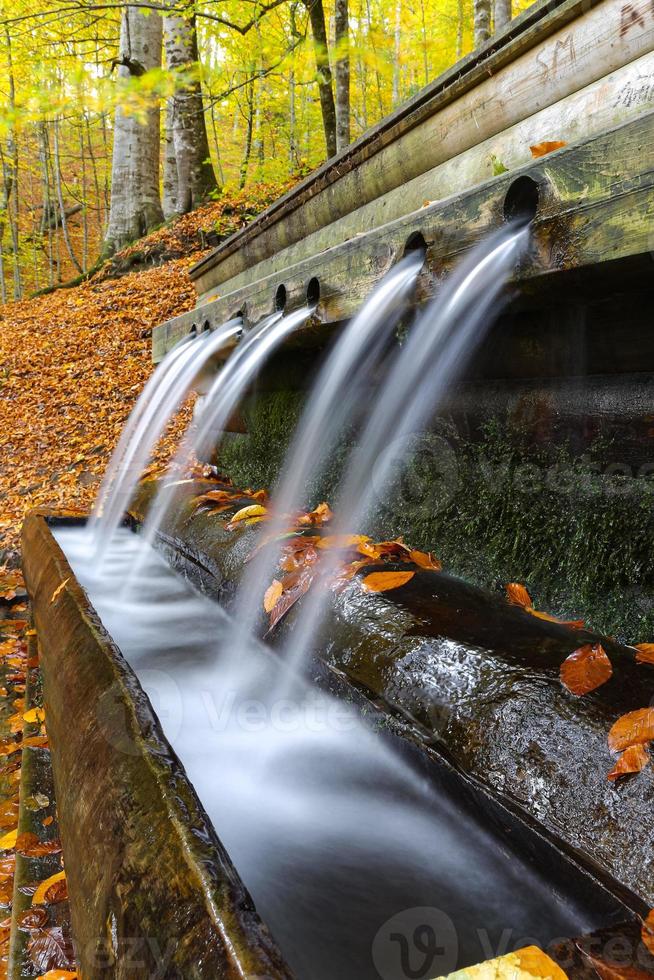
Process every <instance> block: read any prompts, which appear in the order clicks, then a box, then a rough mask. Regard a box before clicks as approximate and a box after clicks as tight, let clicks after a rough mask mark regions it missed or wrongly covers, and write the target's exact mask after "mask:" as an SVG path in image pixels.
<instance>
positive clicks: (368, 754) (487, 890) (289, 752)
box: [57, 230, 600, 980]
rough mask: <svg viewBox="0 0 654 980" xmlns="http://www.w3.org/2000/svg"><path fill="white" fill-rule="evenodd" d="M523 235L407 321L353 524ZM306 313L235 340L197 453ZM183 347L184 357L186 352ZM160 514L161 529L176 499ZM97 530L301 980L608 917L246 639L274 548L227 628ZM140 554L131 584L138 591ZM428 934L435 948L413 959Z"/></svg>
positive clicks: (193, 443)
mask: <svg viewBox="0 0 654 980" xmlns="http://www.w3.org/2000/svg"><path fill="white" fill-rule="evenodd" d="M521 235H522V237H521ZM524 241H525V234H524V233H521V232H516V231H515V230H514V231H505V232H504V233H502V235H500V236H497V237H496V238H494V239H492V240H491V241H489V242H487V243H485V244H484V245H482V246H480V247H479V248H478V249H477V250H475V252H474V253H473V254H471V255H470V256H469V257H468V258H467V260H465V261H464V263H463V264H462V266H461V267H460V269H459V270H458V271H457V272H456V273H455V274H454V275H453V276H452V277H451V279H450V280H449V282H448V283H447V284H446V285H445V286H444V287H443V288H442V290H441V293H440V295H439V298H438V299H437V300H436V301H435V302H434V303H433V304H432V306H430V307H429V309H428V310H426V311H425V312H424V313H423V314H422V315H421V317H420V318H419V319H418V321H417V322H416V323H415V324H414V325H413V327H412V329H411V331H410V334H409V339H408V341H407V343H406V344H405V345H404V347H403V348H402V349H401V350H400V352H399V354H396V355H395V356H394V359H393V360H392V362H391V365H390V367H389V368H388V371H387V375H386V382H385V399H378V400H377V402H376V403H375V404H374V405H373V406H372V407H371V408H370V411H369V413H368V416H367V420H366V421H365V424H364V428H363V433H364V435H363V439H362V441H361V442H360V443H359V444H358V448H357V449H356V450H355V451H353V454H352V456H351V458H350V461H349V464H348V470H347V472H346V475H345V480H344V484H343V489H342V491H341V494H340V498H339V510H338V512H337V522H338V526H339V527H342V528H344V529H348V530H349V529H350V528H351V527H354V526H355V525H356V524H357V522H358V521H359V520H360V519H361V518H363V517H364V516H365V514H366V513H367V510H368V508H369V505H370V496H369V492H368V487H367V485H366V474H367V473H369V470H370V466H371V465H372V464H373V463H375V462H376V463H377V464H379V461H380V459H381V464H379V465H381V467H382V471H383V475H382V481H383V482H385V481H386V470H385V467H386V462H385V461H384V456H383V450H384V448H385V447H386V446H387V445H388V441H389V440H393V439H395V438H396V437H397V435H398V433H399V434H406V433H407V432H410V431H413V428H414V427H415V426H416V425H418V426H419V425H421V424H424V423H425V422H426V421H427V419H428V417H429V415H430V414H431V413H432V412H433V410H434V408H435V407H436V405H437V403H438V400H439V398H440V396H441V394H442V391H443V387H444V385H445V384H447V383H449V382H450V381H451V379H452V377H453V376H454V373H455V369H456V367H457V365H460V364H461V362H462V361H463V360H464V359H465V356H466V354H467V352H468V351H469V350H470V349H471V347H472V345H473V344H474V342H475V338H476V337H477V336H479V335H480V334H481V333H482V331H483V329H484V328H485V326H486V325H487V324H488V321H489V320H490V317H491V315H492V313H493V311H494V310H495V309H496V306H497V302H498V299H499V295H500V291H501V289H502V286H503V283H504V282H505V280H506V277H507V275H508V274H509V272H510V270H511V268H512V266H513V264H514V262H515V260H516V258H517V257H518V255H519V253H520V250H521V248H522V247H523V245H524ZM420 264H421V262H420V260H419V259H417V258H416V257H415V256H414V257H410V258H408V259H407V260H406V261H405V262H404V263H403V264H402V265H401V266H399V267H398V268H396V269H395V270H393V271H392V272H391V274H390V276H389V277H388V278H387V279H386V280H385V282H384V283H382V285H381V286H380V287H379V288H378V289H377V290H376V291H375V293H374V294H373V296H372V297H371V298H370V300H369V301H368V302H367V303H366V304H365V305H364V307H363V308H362V311H361V313H360V314H359V315H358V317H356V318H355V320H354V321H353V322H352V323H351V324H350V326H349V327H348V328H347V329H346V331H345V333H344V335H343V337H342V338H341V339H340V340H339V342H338V343H337V345H336V346H335V348H334V350H333V352H332V353H331V355H330V357H329V359H328V361H327V363H326V365H325V367H324V368H323V371H322V372H321V374H320V376H319V380H318V382H317V384H316V387H315V389H314V392H313V394H312V396H311V398H310V400H309V407H308V409H307V412H306V414H305V416H304V418H303V420H302V422H301V425H300V428H299V430H298V434H297V436H296V438H295V440H294V444H293V448H292V450H291V452H290V454H289V458H288V461H287V465H286V467H285V471H284V476H283V478H282V482H281V485H280V487H279V488H278V490H277V492H276V494H275V498H274V499H275V501H276V503H275V504H274V507H275V508H276V511H275V512H276V513H277V514H278V515H281V514H288V513H289V512H292V511H293V510H295V509H297V507H298V506H299V505H300V504H301V503H302V502H303V494H304V492H305V488H306V484H307V482H308V481H310V479H311V478H312V477H313V475H314V474H315V467H324V465H325V464H326V461H327V459H328V454H329V451H330V449H331V448H333V445H334V444H335V442H336V440H337V439H338V438H339V435H340V433H341V432H342V431H343V429H344V427H345V426H346V425H347V424H348V421H349V420H350V418H351V415H352V413H353V412H354V411H358V410H359V406H358V405H357V404H356V396H357V391H358V385H359V384H360V383H362V382H363V381H364V380H365V378H366V377H368V376H369V374H370V372H371V371H374V370H376V369H377V368H378V367H379V365H380V362H381V358H382V355H383V353H384V350H385V348H386V346H387V342H388V339H389V337H390V335H391V334H392V331H393V330H394V329H395V327H396V326H397V324H398V322H399V319H400V317H401V316H402V313H403V312H404V311H405V309H406V304H407V300H408V299H409V298H410V295H411V291H412V288H413V285H414V283H415V280H416V276H417V274H418V271H419V268H420ZM309 312H310V311H308V310H304V311H301V315H300V314H298V315H297V320H293V321H292V323H291V320H292V316H293V315H291V317H284V318H282V319H279V318H278V319H276V320H271V321H270V322H269V323H268V324H267V325H265V328H264V329H260V330H259V331H258V332H257V334H256V336H253V337H252V338H251V339H249V340H248V342H247V345H245V344H244V345H243V346H242V349H241V351H240V354H239V349H238V348H237V351H236V352H235V353H234V354H232V355H231V357H230V359H229V360H228V361H227V364H226V365H225V367H224V368H223V369H222V371H221V372H220V373H219V375H218V376H217V378H216V381H215V383H214V385H213V388H212V392H211V395H210V397H209V398H208V399H207V404H206V407H205V409H204V410H203V412H202V415H201V417H200V419H199V420H198V422H197V423H196V427H195V429H194V430H193V432H192V433H189V436H188V439H187V440H186V441H185V446H186V447H187V448H188V447H191V448H193V449H196V448H198V447H199V446H200V447H201V446H204V445H205V444H206V440H207V439H208V437H209V436H210V435H211V434H212V433H214V434H215V432H216V430H217V429H220V428H221V426H222V425H224V422H225V421H226V419H227V418H228V417H229V415H230V414H231V412H232V410H233V407H234V406H235V403H236V402H237V401H238V398H239V397H240V395H241V393H242V392H243V390H244V389H245V387H246V386H247V385H248V384H249V383H250V382H251V380H252V377H253V374H254V371H255V370H256V366H257V364H260V363H261V359H262V358H264V357H265V356H267V354H268V353H269V352H270V351H271V350H272V349H275V348H276V347H277V346H278V343H280V342H281V340H282V339H283V337H284V336H286V335H287V334H288V332H289V331H290V330H291V329H292V328H293V326H297V325H298V324H299V323H300V322H301V321H302V319H303V318H306V316H307V315H308V313H309ZM193 343H195V342H193ZM189 346H190V345H189ZM257 351H259V354H257ZM185 352H186V348H184V350H183V353H176V359H175V361H174V365H176V364H177V363H178V361H179V360H180V359H181V358H183V357H184V355H185ZM230 365H231V366H230ZM173 369H174V368H170V369H169V370H171V371H172V370H173ZM348 381H349V382H350V387H348ZM319 445H320V446H321V449H320V450H318V448H317V447H318V446H319ZM121 451H122V452H123V454H124V460H125V459H127V458H129V459H132V460H133V459H136V458H137V457H136V450H134V451H131V450H127V449H125V448H124V447H123V449H122V450H121ZM138 458H139V459H140V457H138ZM124 460H123V462H121V463H120V464H119V466H118V469H120V467H121V466H124V465H126V464H125V462H124ZM130 465H131V464H130ZM378 487H379V483H377V489H378ZM121 493H123V494H124V493H125V491H124V490H122V491H121ZM122 499H123V500H124V497H123V498H122ZM157 506H159V508H160V512H159V513H158V514H157V515H156V518H155V520H154V521H153V523H152V524H151V531H150V536H151V537H152V540H154V537H153V533H152V528H155V527H156V523H157V522H158V521H159V520H160V519H161V510H162V509H163V510H165V508H166V507H168V506H169V504H168V502H167V499H166V498H165V497H164V498H162V499H161V500H160V501H159V502H158V505H157ZM104 513H107V509H106V504H105V511H104ZM111 513H112V514H113V510H112V511H111ZM103 519H104V518H103ZM112 520H113V517H112ZM274 520H275V518H273V521H274ZM279 520H280V521H281V520H282V518H281V517H279ZM94 533H95V530H94ZM94 533H93V534H91V533H89V532H88V531H85V530H80V529H77V530H75V529H60V530H58V531H57V538H58V540H59V542H60V544H61V545H62V547H63V548H64V550H65V552H66V554H67V556H68V558H69V560H70V562H71V564H72V567H73V569H74V571H75V573H76V575H77V577H78V578H79V580H80V582H81V583H82V585H83V586H84V587H85V588H86V589H87V591H88V593H89V595H90V598H91V601H92V602H93V604H94V606H95V608H96V609H97V611H98V613H99V615H100V617H101V619H102V621H103V622H104V624H105V626H106V628H107V629H108V630H109V632H110V633H111V634H112V636H113V637H114V639H115V640H116V642H117V644H118V646H119V647H120V649H121V650H122V652H123V654H124V656H125V658H126V659H127V661H128V662H129V664H130V665H131V667H132V668H133V670H134V671H135V673H136V674H137V676H138V678H139V680H140V682H141V684H142V686H143V688H144V689H145V691H146V692H147V694H148V695H149V697H150V699H151V701H152V703H153V706H154V708H155V711H156V712H157V714H158V716H159V718H160V720H161V723H162V726H163V729H164V731H165V733H166V735H167V737H168V739H169V741H170V743H171V745H172V746H173V748H174V750H175V752H176V753H177V755H178V757H179V758H180V760H181V761H182V763H183V765H184V767H185V769H186V771H187V773H188V776H189V779H190V781H191V782H192V783H193V785H194V787H195V789H196V791H197V793H198V795H199V797H200V800H201V801H202V803H203V805H204V807H205V809H206V811H207V813H208V815H209V817H210V819H211V821H212V823H213V825H214V827H215V828H216V831H217V833H218V835H219V836H220V838H221V840H222V841H223V843H224V844H225V846H226V848H227V850H228V851H229V853H230V856H231V858H232V860H233V862H234V864H235V866H236V868H237V870H238V871H239V873H240V875H241V877H242V878H243V880H244V882H245V884H246V886H247V888H248V889H249V891H250V892H251V894H252V896H253V898H254V901H255V904H256V906H257V909H258V911H259V913H260V915H261V917H262V918H263V920H264V921H265V922H266V923H267V924H268V925H269V927H270V928H271V930H272V932H273V935H274V937H275V938H276V940H277V942H278V943H279V945H280V948H281V950H282V953H283V954H284V956H285V958H286V959H287V961H288V963H289V965H290V966H291V968H292V969H293V970H294V971H295V973H296V975H297V977H298V980H379V978H381V980H406V978H407V977H408V976H411V977H414V978H416V980H428V978H431V977H436V976H439V975H442V974H444V973H447V972H449V971H451V970H453V969H455V968H457V967H461V966H463V965H466V964H470V963H473V962H478V961H480V960H483V959H487V958H488V957H489V956H491V955H493V954H495V953H497V952H504V951H506V950H507V949H511V948H517V947H518V946H521V945H525V944H527V943H529V942H537V943H539V944H540V945H543V946H545V945H547V944H548V942H549V941H550V940H552V939H553V938H554V937H562V936H570V935H578V934H580V933H582V932H584V931H587V930H588V929H590V928H592V927H595V926H597V925H598V924H600V923H598V922H597V921H591V920H590V919H589V917H588V916H587V915H586V913H585V911H584V910H582V909H581V908H579V907H578V906H577V905H576V904H575V902H574V901H573V900H572V899H571V898H570V897H567V896H566V895H565V894H563V893H561V892H558V891H557V890H556V889H555V888H554V887H552V886H551V885H550V884H549V883H548V882H547V880H546V879H545V878H544V877H542V876H541V875H540V874H539V873H538V871H537V870H535V869H534V867H533V866H532V865H530V864H529V863H528V862H527V861H526V860H525V859H524V858H522V857H521V856H520V854H519V853H518V852H517V851H515V850H513V849H512V845H511V844H510V843H508V842H507V840H506V839H505V838H502V837H501V836H498V835H497V834H496V833H495V832H493V831H491V830H490V829H487V828H485V827H483V826H481V825H480V823H479V822H478V821H477V820H475V819H473V817H472V816H471V814H470V812H469V809H467V807H465V806H463V805H462V804H461V803H460V802H458V801H457V800H455V799H454V798H452V797H451V796H449V795H447V794H445V793H436V792H434V789H433V786H432V784H431V782H430V781H429V780H428V779H427V777H426V776H425V775H424V774H423V773H420V772H418V771H417V770H415V769H414V768H413V767H412V766H411V765H409V764H407V761H406V759H404V758H403V757H402V756H401V754H400V753H399V752H398V750H397V748H396V746H395V745H394V744H390V742H389V737H388V736H386V735H383V734H381V733H380V732H379V731H376V730H375V731H373V730H372V729H371V728H370V727H369V726H368V724H367V723H364V721H363V720H362V719H361V717H360V716H359V714H358V713H357V711H356V710H355V709H354V708H353V707H352V706H350V705H348V704H345V703H343V702H341V701H338V700H336V699H333V698H331V697H329V696H327V695H326V694H324V693H322V692H320V691H319V690H317V689H316V688H314V687H312V686H310V685H308V684H307V683H304V682H299V683H298V684H297V685H295V686H294V688H293V689H291V688H289V687H288V685H287V684H285V683H282V680H281V679H282V678H283V677H284V672H283V671H282V670H281V666H280V659H279V658H278V656H277V655H276V654H273V653H272V652H270V651H269V650H268V649H267V648H266V647H264V645H263V644H261V643H259V642H258V641H256V640H254V639H253V637H252V636H251V635H250V632H251V630H252V627H253V624H254V622H255V620H256V616H257V615H258V610H259V602H260V598H259V597H260V594H261V588H262V585H263V583H264V582H265V581H266V576H267V575H268V574H269V572H270V570H271V566H270V561H271V559H270V556H268V557H266V558H261V559H260V560H259V561H255V562H253V563H252V569H251V570H250V571H249V572H248V573H247V575H246V577H245V583H246V585H245V588H244V589H243V590H242V591H241V594H240V598H239V602H238V604H237V617H236V620H232V619H231V618H230V616H228V614H227V613H226V612H225V611H224V610H223V609H222V608H221V607H220V606H219V605H217V604H216V603H215V602H213V601H212V600H210V599H209V598H208V597H206V596H203V595H200V594H199V593H196V592H195V591H193V590H192V589H191V587H190V586H189V585H188V584H187V583H186V582H185V581H183V580H182V579H181V578H179V577H178V576H177V575H176V574H175V573H174V572H173V571H172V570H171V568H170V567H169V566H168V565H167V564H166V563H165V561H164V560H163V558H162V557H161V556H160V555H159V554H158V553H157V552H156V551H155V550H154V549H153V548H152V547H151V543H150V540H149V539H148V538H147V537H144V536H143V535H140V536H139V535H134V534H132V533H131V532H129V531H128V530H126V529H120V530H118V531H114V532H113V533H112V535H111V537H110V539H109V541H108V543H107V545H106V551H105V555H104V561H103V564H102V567H101V568H98V565H97V562H96V561H95V555H96V549H97V539H96V538H95V537H94ZM267 533H270V525H268V526H267ZM262 554H263V552H262ZM135 566H138V568H139V575H138V579H137V580H134V578H132V582H133V587H132V588H131V589H129V590H128V591H125V590H124V588H123V585H124V582H125V580H126V578H128V577H129V574H130V571H131V570H132V569H134V567H135ZM273 567H274V566H273ZM248 588H250V589H252V590H253V591H252V592H250V594H249V596H248V592H247V589H248ZM317 591H318V590H316V592H317ZM253 595H254V596H255V597H256V598H255V600H254V602H253V600H252V596H253ZM307 598H308V599H309V600H311V593H309V596H308V597H307ZM305 601H306V600H305ZM248 603H250V604H254V605H255V606H256V609H254V610H251V609H250V608H249V605H248ZM321 615H322V612H321V605H320V603H319V602H317V601H316V600H312V602H311V603H308V604H307V612H306V613H305V614H304V615H303V616H302V617H301V619H300V622H299V624H298V629H297V635H296V636H295V638H294V639H293V641H292V642H293V647H292V649H290V650H287V651H282V652H281V655H282V656H283V657H284V656H285V657H286V659H287V660H288V657H289V656H290V657H291V658H295V659H296V660H298V659H299V657H300V656H304V655H305V654H306V653H307V651H309V650H311V648H312V645H313V636H314V635H315V631H316V629H318V628H319V625H320V620H321ZM264 748H265V752H264V751H263V749H264ZM420 929H422V930H423V931H422V932H420ZM416 930H418V933H416ZM425 930H426V931H425ZM416 934H418V937H419V939H420V942H418V941H416V942H415V948H414V947H411V950H410V953H411V955H410V957H409V960H407V955H409V954H408V953H407V943H410V941H411V939H412V938H413V939H414V940H415V937H416ZM402 937H404V939H402ZM430 937H431V938H430ZM420 943H422V947H421V945H420ZM421 949H422V950H423V951H422V953H421ZM407 964H408V967H407ZM407 970H408V972H407Z"/></svg>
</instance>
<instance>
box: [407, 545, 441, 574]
mask: <svg viewBox="0 0 654 980" xmlns="http://www.w3.org/2000/svg"><path fill="white" fill-rule="evenodd" d="M409 558H410V559H411V561H412V562H413V563H414V565H417V566H418V568H427V569H431V570H432V571H434V572H440V571H441V570H442V568H443V563H442V562H440V561H439V560H438V558H434V556H433V555H432V553H431V551H429V552H424V551H415V550H414V551H410V552H409Z"/></svg>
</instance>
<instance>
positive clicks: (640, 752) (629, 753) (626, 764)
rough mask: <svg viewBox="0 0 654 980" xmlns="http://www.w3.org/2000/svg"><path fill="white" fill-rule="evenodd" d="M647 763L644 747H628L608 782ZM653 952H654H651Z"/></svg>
mask: <svg viewBox="0 0 654 980" xmlns="http://www.w3.org/2000/svg"><path fill="white" fill-rule="evenodd" d="M648 762H649V753H648V752H647V749H646V748H645V746H644V745H640V744H639V745H630V746H629V748H628V749H625V750H624V752H623V753H622V754H621V755H620V756H619V758H618V760H617V762H616V763H615V765H614V766H613V769H611V771H610V772H609V773H608V774H607V777H606V778H607V779H608V780H609V782H611V783H614V782H615V781H616V779H619V778H620V776H629V775H631V774H632V773H636V772H640V771H641V769H644V768H645V766H646V765H647V763H648ZM653 952H654V951H653Z"/></svg>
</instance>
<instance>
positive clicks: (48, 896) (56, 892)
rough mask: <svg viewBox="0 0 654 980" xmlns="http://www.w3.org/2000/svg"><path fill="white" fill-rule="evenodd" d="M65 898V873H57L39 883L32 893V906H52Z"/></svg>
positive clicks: (66, 894) (66, 893)
mask: <svg viewBox="0 0 654 980" xmlns="http://www.w3.org/2000/svg"><path fill="white" fill-rule="evenodd" d="M57 886H58V887H57ZM67 896H68V889H67V887H66V872H65V871H58V872H57V873H56V874H54V875H50V877H49V878H46V879H45V881H42V882H41V884H40V885H39V887H38V888H37V889H36V891H35V892H34V896H33V898H32V905H43V903H44V902H48V903H51V904H54V903H55V902H61V901H63V899H64V898H66V897H67Z"/></svg>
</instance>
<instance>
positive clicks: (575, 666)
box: [559, 643, 613, 697]
mask: <svg viewBox="0 0 654 980" xmlns="http://www.w3.org/2000/svg"><path fill="white" fill-rule="evenodd" d="M612 674H613V667H612V666H611V661H610V660H609V658H608V657H607V655H606V652H605V650H604V647H603V646H602V644H601V643H585V644H584V646H583V647H579V649H578V650H575V651H574V653H571V654H570V656H569V657H566V659H565V660H564V661H563V663H562V664H561V669H560V671H559V676H560V677H561V683H562V684H563V686H564V687H567V689H568V690H569V691H570V692H571V693H572V694H575V695H577V697H580V696H581V695H582V694H589V693H590V691H594V690H595V688H597V687H600V686H601V685H602V684H605V683H606V681H608V680H609V678H610V677H611V675H612Z"/></svg>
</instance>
